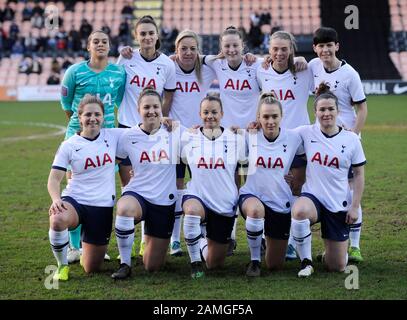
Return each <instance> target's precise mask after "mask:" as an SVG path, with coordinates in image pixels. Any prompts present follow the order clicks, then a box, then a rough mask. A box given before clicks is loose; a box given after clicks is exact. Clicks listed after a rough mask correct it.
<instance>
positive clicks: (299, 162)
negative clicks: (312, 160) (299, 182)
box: [290, 155, 307, 169]
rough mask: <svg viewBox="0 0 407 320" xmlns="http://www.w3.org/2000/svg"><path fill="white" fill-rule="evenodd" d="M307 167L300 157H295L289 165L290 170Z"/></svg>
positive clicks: (305, 161)
mask: <svg viewBox="0 0 407 320" xmlns="http://www.w3.org/2000/svg"><path fill="white" fill-rule="evenodd" d="M306 166H307V160H305V159H303V158H302V157H300V156H297V155H295V156H294V159H293V162H292V163H291V167H290V169H292V168H302V167H306Z"/></svg>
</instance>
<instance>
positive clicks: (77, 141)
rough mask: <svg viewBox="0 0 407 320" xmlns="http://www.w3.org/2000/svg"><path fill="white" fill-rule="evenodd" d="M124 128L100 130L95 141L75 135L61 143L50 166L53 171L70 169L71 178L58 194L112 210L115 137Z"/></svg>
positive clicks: (122, 132)
mask: <svg viewBox="0 0 407 320" xmlns="http://www.w3.org/2000/svg"><path fill="white" fill-rule="evenodd" d="M125 131H126V129H101V130H100V134H99V136H98V137H97V138H96V139H95V140H88V139H86V138H84V137H81V136H80V135H78V134H76V135H74V136H72V137H70V138H69V139H68V140H65V141H64V142H62V144H61V146H60V147H59V149H58V152H57V154H56V155H55V159H54V162H53V163H52V168H53V169H59V170H64V171H66V169H67V168H68V166H69V165H70V166H71V170H72V179H70V180H69V183H68V185H67V186H66V188H65V189H64V190H63V191H62V196H70V197H72V198H74V199H75V200H76V201H77V202H78V203H80V204H83V205H88V206H96V207H113V205H114V200H115V195H116V185H115V160H116V158H115V157H116V149H117V145H118V141H119V138H120V136H121V135H122V134H124V132H125Z"/></svg>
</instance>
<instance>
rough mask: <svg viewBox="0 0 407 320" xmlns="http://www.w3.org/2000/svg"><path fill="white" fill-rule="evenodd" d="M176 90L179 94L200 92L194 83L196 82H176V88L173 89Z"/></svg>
mask: <svg viewBox="0 0 407 320" xmlns="http://www.w3.org/2000/svg"><path fill="white" fill-rule="evenodd" d="M175 89H176V90H179V91H181V92H194V91H196V92H201V89H200V88H199V85H198V83H196V81H193V82H191V83H190V82H185V83H182V82H179V81H178V82H177V86H176V88H175Z"/></svg>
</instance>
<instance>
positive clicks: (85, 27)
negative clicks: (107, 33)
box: [79, 19, 93, 48]
mask: <svg viewBox="0 0 407 320" xmlns="http://www.w3.org/2000/svg"><path fill="white" fill-rule="evenodd" d="M92 30H93V28H92V26H91V25H90V24H89V22H88V20H86V19H82V23H81V26H80V28H79V35H80V38H81V39H85V40H86V39H88V37H89V35H90V34H91V33H92ZM85 48H86V42H85Z"/></svg>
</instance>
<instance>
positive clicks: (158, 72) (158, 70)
mask: <svg viewBox="0 0 407 320" xmlns="http://www.w3.org/2000/svg"><path fill="white" fill-rule="evenodd" d="M160 70H161V68H160V67H157V72H156V73H155V74H157V75H158V74H160Z"/></svg>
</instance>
